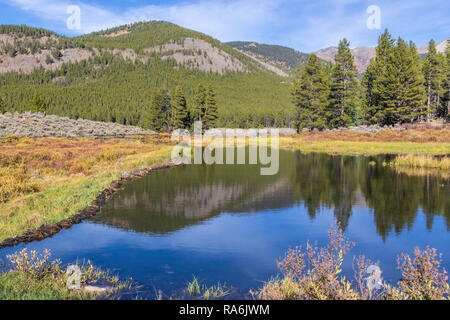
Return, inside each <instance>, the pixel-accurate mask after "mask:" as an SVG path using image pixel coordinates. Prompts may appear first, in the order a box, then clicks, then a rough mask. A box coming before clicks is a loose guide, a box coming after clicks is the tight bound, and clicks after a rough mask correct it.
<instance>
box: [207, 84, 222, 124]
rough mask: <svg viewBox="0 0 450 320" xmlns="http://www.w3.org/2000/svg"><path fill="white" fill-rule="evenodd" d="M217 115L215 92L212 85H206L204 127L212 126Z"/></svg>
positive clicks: (215, 121)
mask: <svg viewBox="0 0 450 320" xmlns="http://www.w3.org/2000/svg"><path fill="white" fill-rule="evenodd" d="M218 117H219V115H218V111H217V101H216V92H215V90H214V88H213V87H212V86H208V89H207V91H206V111H205V121H204V122H205V128H206V129H211V128H214V127H215V126H216V124H217V118H218Z"/></svg>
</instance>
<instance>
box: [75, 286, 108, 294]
mask: <svg viewBox="0 0 450 320" xmlns="http://www.w3.org/2000/svg"><path fill="white" fill-rule="evenodd" d="M81 290H83V291H84V292H87V293H94V294H104V293H107V292H108V291H111V290H112V288H111V287H106V288H102V287H96V286H84V287H82V288H81Z"/></svg>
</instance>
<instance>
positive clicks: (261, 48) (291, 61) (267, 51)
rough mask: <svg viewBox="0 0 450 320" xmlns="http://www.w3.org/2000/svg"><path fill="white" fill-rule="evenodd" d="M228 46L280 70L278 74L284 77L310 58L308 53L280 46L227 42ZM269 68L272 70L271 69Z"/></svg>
mask: <svg viewBox="0 0 450 320" xmlns="http://www.w3.org/2000/svg"><path fill="white" fill-rule="evenodd" d="M227 44H228V45H229V46H231V47H233V48H235V49H237V50H239V51H240V52H242V53H244V54H246V55H247V56H249V57H251V58H253V59H255V60H257V61H260V62H263V63H265V64H268V65H269V66H272V67H273V68H277V69H279V70H280V71H279V72H277V73H278V74H280V75H284V76H287V74H289V73H292V72H293V71H294V70H295V68H296V67H297V65H299V64H302V65H304V64H305V63H306V62H307V61H308V57H309V54H307V53H302V52H299V51H297V50H294V49H291V48H288V47H283V46H278V45H270V44H259V43H256V42H245V41H234V42H227ZM266 67H267V66H266ZM267 68H268V69H270V67H267Z"/></svg>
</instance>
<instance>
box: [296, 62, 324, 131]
mask: <svg viewBox="0 0 450 320" xmlns="http://www.w3.org/2000/svg"><path fill="white" fill-rule="evenodd" d="M291 95H292V101H293V104H294V107H295V114H296V115H295V117H296V122H297V127H298V130H299V131H301V130H302V129H303V128H305V127H306V128H317V129H320V130H321V129H323V128H325V127H326V125H327V119H326V111H327V107H328V105H329V95H330V89H329V79H328V74H327V73H326V70H325V67H324V66H323V65H322V63H321V62H320V61H319V59H318V58H317V56H316V55H315V54H311V55H310V56H309V59H308V62H307V64H306V65H305V67H304V68H301V67H300V65H299V67H298V68H297V75H296V77H295V78H294V81H293V85H292V89H291Z"/></svg>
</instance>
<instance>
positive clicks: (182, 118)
mask: <svg viewBox="0 0 450 320" xmlns="http://www.w3.org/2000/svg"><path fill="white" fill-rule="evenodd" d="M171 100H172V101H171V107H172V114H171V117H172V119H171V129H172V130H174V129H188V128H189V112H188V109H187V104H186V98H185V96H184V91H183V88H182V87H181V86H177V87H176V88H175V92H174V94H173V95H172V99H171Z"/></svg>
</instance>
